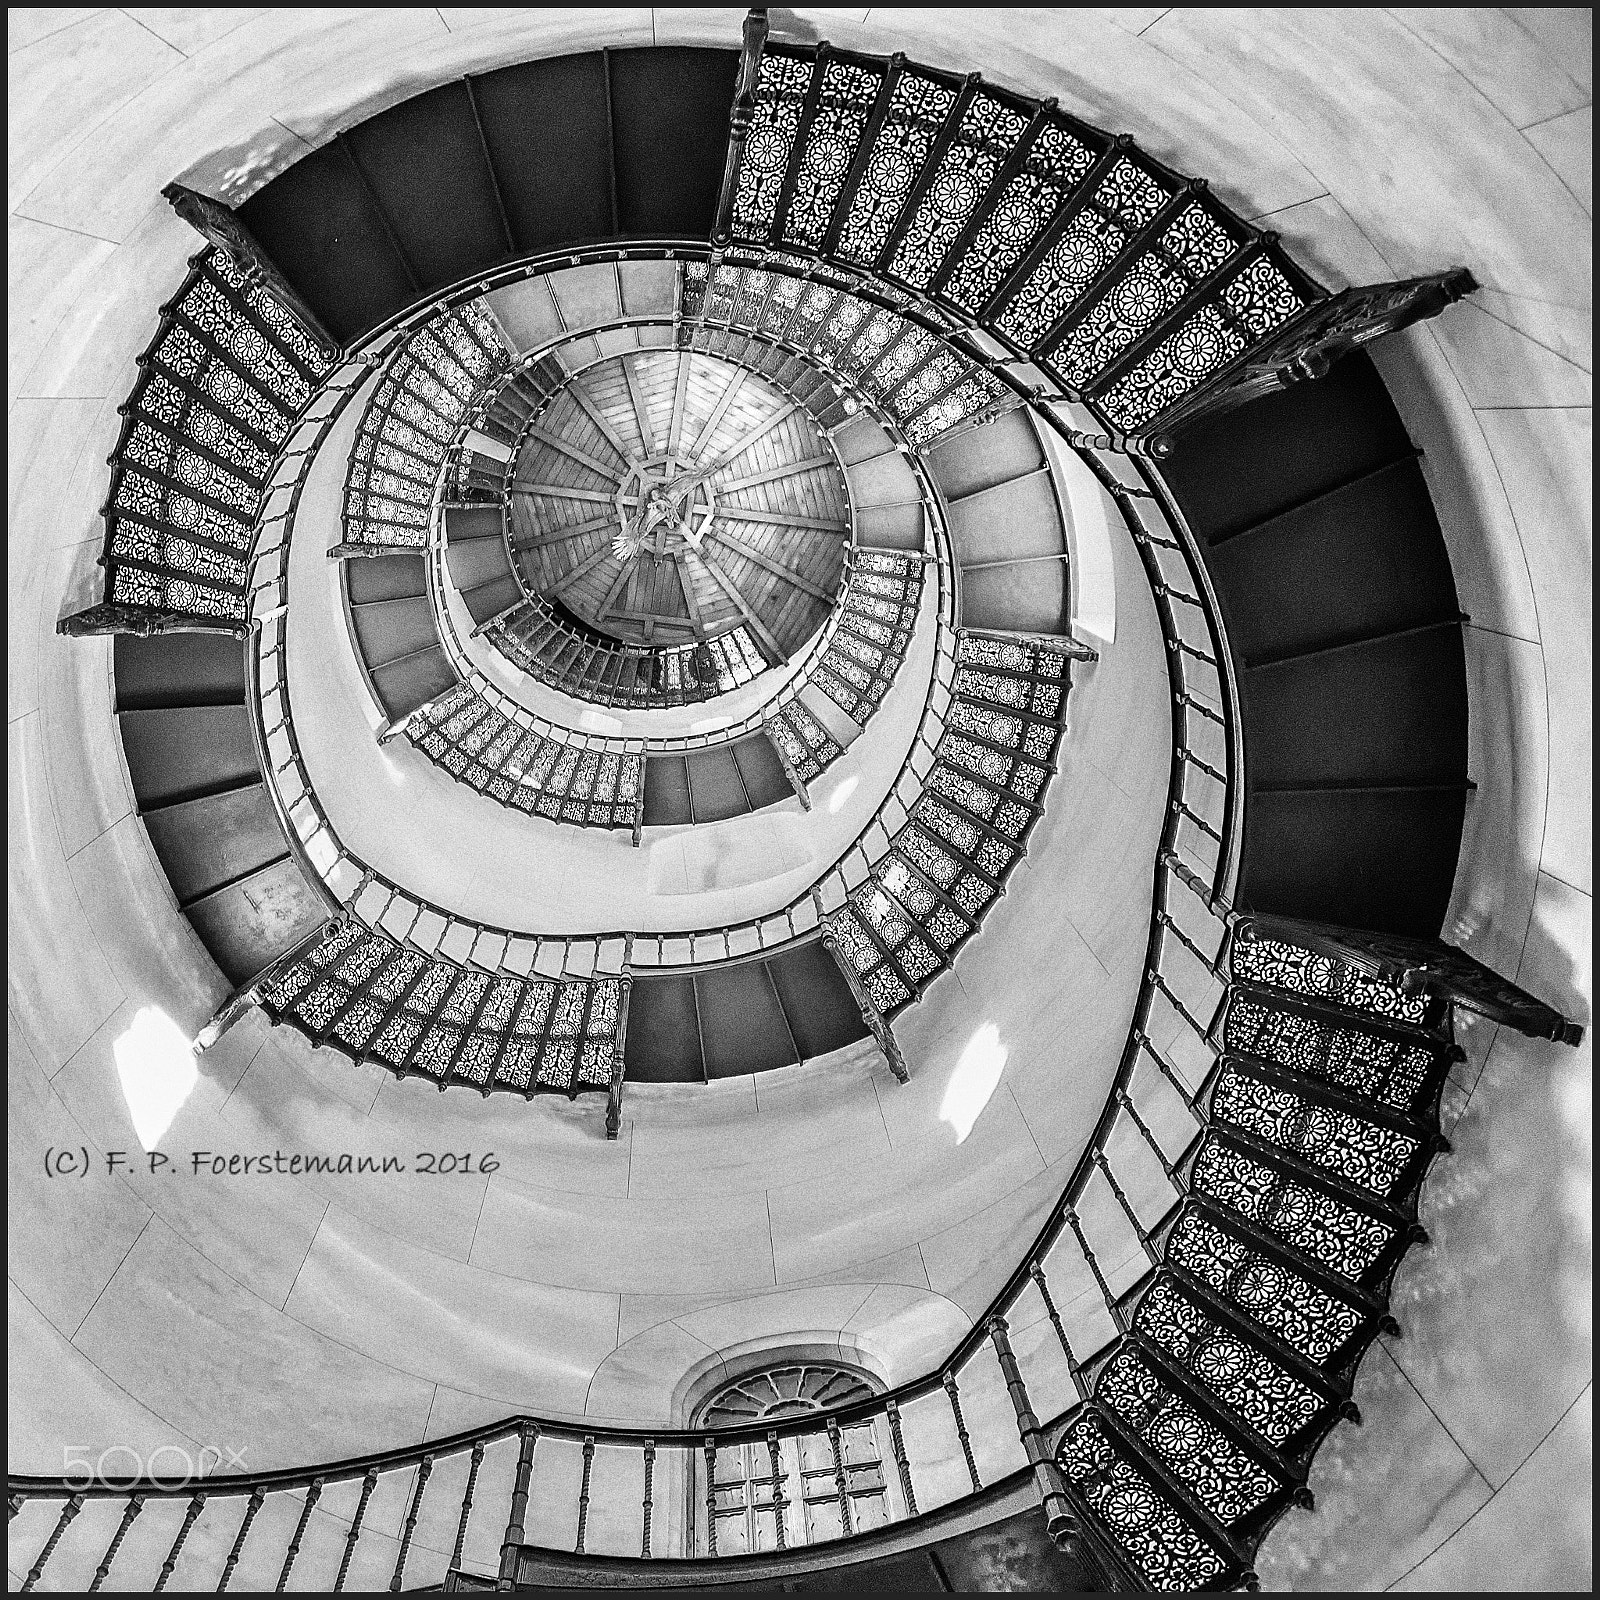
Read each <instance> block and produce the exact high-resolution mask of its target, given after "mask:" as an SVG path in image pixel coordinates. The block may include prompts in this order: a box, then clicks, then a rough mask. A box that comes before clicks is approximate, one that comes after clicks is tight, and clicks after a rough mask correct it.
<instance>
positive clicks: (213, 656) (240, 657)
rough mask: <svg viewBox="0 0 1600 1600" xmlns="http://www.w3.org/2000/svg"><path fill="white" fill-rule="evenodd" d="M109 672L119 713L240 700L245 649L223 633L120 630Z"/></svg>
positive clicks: (230, 703)
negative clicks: (149, 633) (138, 633)
mask: <svg viewBox="0 0 1600 1600" xmlns="http://www.w3.org/2000/svg"><path fill="white" fill-rule="evenodd" d="M112 671H113V673H114V674H115V679H116V686H117V709H118V710H119V711H159V710H163V709H169V708H180V707H184V706H242V705H243V704H244V690H245V673H244V648H243V646H242V645H241V644H240V642H239V640H237V639H230V638H227V637H225V636H223V635H219V634H206V633H169V634H161V635H158V636H157V637H155V638H151V639H141V638H138V637H136V636H134V635H132V634H125V633H121V634H118V635H117V636H116V638H115V640H114V642H113V644H112Z"/></svg>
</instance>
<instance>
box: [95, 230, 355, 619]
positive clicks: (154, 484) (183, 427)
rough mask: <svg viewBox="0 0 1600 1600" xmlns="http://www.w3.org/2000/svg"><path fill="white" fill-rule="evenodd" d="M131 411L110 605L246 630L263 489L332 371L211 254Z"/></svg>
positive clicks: (162, 338) (184, 296) (117, 467)
mask: <svg viewBox="0 0 1600 1600" xmlns="http://www.w3.org/2000/svg"><path fill="white" fill-rule="evenodd" d="M139 366H140V376H139V381H138V383H137V384H136V385H135V386H134V390H133V393H132V394H131V395H130V396H129V398H128V401H127V403H126V404H125V405H124V406H123V407H122V411H123V417H124V421H123V425H122V434H121V437H120V438H119V440H118V443H117V448H116V450H115V452H114V453H113V455H112V459H111V465H112V472H111V489H110V494H109V496H108V497H107V502H106V506H105V518H106V565H107V572H108V577H107V584H106V597H107V599H108V600H110V601H112V602H114V603H117V604H120V605H125V606H133V607H140V608H146V609H149V610H152V611H161V612H167V613H174V612H175V613H180V614H183V615H187V616H192V617H195V618H197V619H201V620H205V621H214V622H221V623H242V622H243V621H244V617H245V590H246V585H247V578H246V557H247V554H248V550H249V544H250V537H251V528H252V526H253V524H254V522H255V518H256V513H257V510H258V508H259V503H260V497H261V487H262V485H263V483H264V482H265V480H266V478H267V475H268V473H269V472H270V470H271V468H272V463H273V461H274V459H275V458H276V456H277V453H278V451H279V450H280V449H281V448H282V447H283V442H284V440H285V439H286V438H287V436H288V433H289V429H290V427H291V425H292V424H293V422H294V419H295V417H296V416H297V415H298V414H299V413H300V412H301V410H303V409H304V407H305V405H306V403H307V402H308V401H309V400H310V398H311V393H312V390H313V388H314V387H315V385H316V383H317V382H318V381H319V380H320V378H321V377H322V375H323V374H324V372H325V371H326V370H327V363H326V360H325V358H324V357H323V355H322V353H321V352H320V351H319V350H318V349H317V348H316V347H315V346H314V345H313V344H312V343H311V342H310V341H309V340H308V339H307V338H306V336H305V334H304V333H303V331H302V330H301V328H300V326H299V324H298V323H297V322H296V321H295V320H294V318H293V317H291V316H290V315H289V313H288V312H286V311H285V310H284V309H283V308H282V306H280V305H279V304H278V302H277V301H276V300H275V299H273V297H272V295H271V294H270V293H269V292H268V291H267V290H266V289H265V288H263V287H261V286H260V285H251V284H250V283H249V282H248V281H247V279H246V278H245V275H244V274H243V272H241V270H240V269H239V267H238V266H237V264H236V263H235V262H234V260H233V258H232V257H231V256H230V255H228V253H227V252H226V251H223V250H217V249H211V250H205V251H202V252H201V253H200V254H199V255H198V256H196V257H195V258H194V260H193V262H192V263H191V268H190V272H189V276H188V277H187V278H186V279H185V280H184V283H183V286H182V287H181V288H180V289H179V291H178V293H177V295H176V296H174V298H173V300H172V302H171V303H170V305H169V306H168V307H167V310H166V313H165V315H164V316H163V318H162V322H161V325H160V327H159V328H158V329H157V331H156V336H155V338H154V339H153V340H152V341H151V343H150V346H149V348H148V349H147V350H146V351H145V353H144V354H143V355H142V356H141V357H140V358H139Z"/></svg>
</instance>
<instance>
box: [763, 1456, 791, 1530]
mask: <svg viewBox="0 0 1600 1600" xmlns="http://www.w3.org/2000/svg"><path fill="white" fill-rule="evenodd" d="M767 1456H768V1459H769V1460H770V1461H771V1462H772V1515H773V1518H774V1520H775V1522H776V1524H777V1530H778V1548H779V1549H780V1550H783V1549H786V1548H787V1545H788V1539H787V1530H786V1529H785V1527H784V1525H783V1524H784V1517H785V1514H786V1512H787V1511H788V1507H789V1502H788V1501H787V1500H786V1499H785V1498H784V1493H783V1458H782V1455H781V1454H780V1451H779V1448H778V1435H777V1433H776V1431H773V1432H770V1433H768V1435H767Z"/></svg>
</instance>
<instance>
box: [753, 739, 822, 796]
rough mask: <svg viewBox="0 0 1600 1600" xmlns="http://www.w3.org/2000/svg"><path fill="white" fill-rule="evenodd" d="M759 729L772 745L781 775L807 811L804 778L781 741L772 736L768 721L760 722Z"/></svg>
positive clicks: (809, 794)
mask: <svg viewBox="0 0 1600 1600" xmlns="http://www.w3.org/2000/svg"><path fill="white" fill-rule="evenodd" d="M761 731H762V732H763V733H764V734H766V736H767V743H768V744H770V745H771V746H772V748H773V750H774V752H775V753H776V754H777V757H778V765H779V766H781V767H782V768H783V775H784V777H786V778H787V779H788V780H789V787H790V788H791V789H793V790H794V792H795V794H796V796H798V798H799V801H800V804H801V807H802V808H803V809H804V810H806V811H809V810H810V809H811V791H810V789H808V788H807V787H806V781H805V779H804V778H802V777H801V776H800V774H799V773H798V772H796V771H795V766H794V762H792V761H791V760H790V759H789V752H788V751H787V750H785V749H784V748H783V743H782V741H781V740H779V739H778V738H776V737H775V736H774V734H773V732H772V725H771V724H770V723H762V725H761Z"/></svg>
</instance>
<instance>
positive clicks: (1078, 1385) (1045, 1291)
mask: <svg viewBox="0 0 1600 1600" xmlns="http://www.w3.org/2000/svg"><path fill="white" fill-rule="evenodd" d="M1028 1276H1029V1277H1031V1278H1032V1279H1033V1281H1034V1283H1035V1285H1036V1286H1037V1287H1038V1290H1039V1298H1040V1299H1041V1300H1043V1301H1044V1309H1045V1312H1046V1314H1047V1315H1048V1316H1049V1318H1050V1326H1051V1327H1052V1328H1054V1329H1055V1330H1056V1338H1057V1339H1059V1340H1060V1341H1061V1351H1062V1354H1063V1355H1065V1356H1066V1358H1067V1372H1068V1374H1069V1375H1070V1377H1071V1378H1072V1387H1073V1388H1074V1389H1076V1390H1077V1391H1078V1398H1079V1399H1080V1400H1082V1399H1084V1398H1086V1397H1087V1395H1088V1393H1089V1390H1088V1386H1087V1385H1086V1384H1085V1383H1084V1381H1083V1368H1082V1366H1081V1365H1079V1362H1078V1358H1077V1357H1076V1356H1075V1355H1074V1354H1073V1353H1072V1346H1071V1344H1069V1343H1068V1341H1067V1330H1066V1329H1065V1328H1064V1327H1063V1326H1062V1325H1061V1313H1060V1312H1059V1311H1057V1310H1056V1302H1055V1297H1054V1296H1053V1295H1052V1294H1051V1293H1050V1285H1049V1284H1048V1283H1047V1282H1045V1276H1044V1268H1043V1266H1041V1265H1040V1264H1039V1262H1037V1261H1030V1262H1029V1263H1028Z"/></svg>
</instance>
